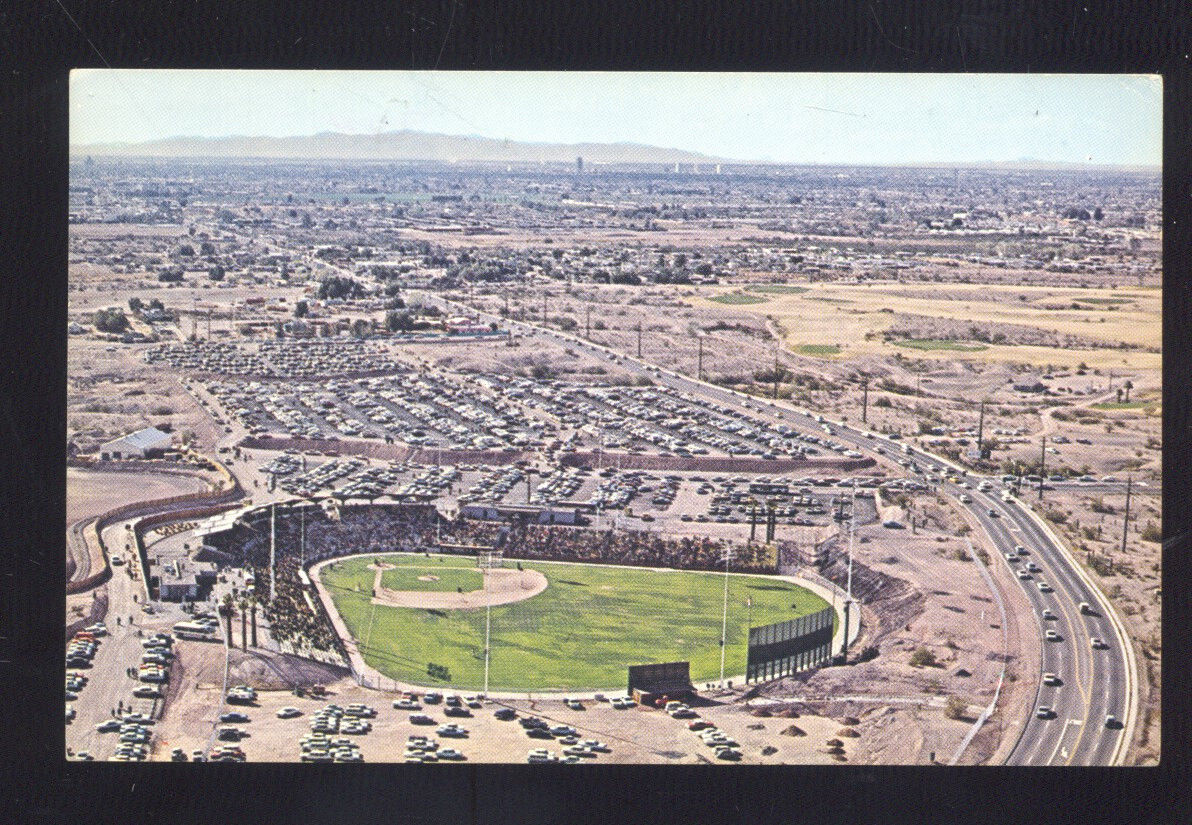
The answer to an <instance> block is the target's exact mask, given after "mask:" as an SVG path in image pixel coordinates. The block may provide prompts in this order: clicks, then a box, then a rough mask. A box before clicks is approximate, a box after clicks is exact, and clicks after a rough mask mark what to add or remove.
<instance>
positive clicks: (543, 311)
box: [542, 289, 546, 326]
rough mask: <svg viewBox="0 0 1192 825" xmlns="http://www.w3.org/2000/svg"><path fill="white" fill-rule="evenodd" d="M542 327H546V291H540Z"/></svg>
mask: <svg viewBox="0 0 1192 825" xmlns="http://www.w3.org/2000/svg"><path fill="white" fill-rule="evenodd" d="M542 325H543V326H546V290H545V289H544V290H542Z"/></svg>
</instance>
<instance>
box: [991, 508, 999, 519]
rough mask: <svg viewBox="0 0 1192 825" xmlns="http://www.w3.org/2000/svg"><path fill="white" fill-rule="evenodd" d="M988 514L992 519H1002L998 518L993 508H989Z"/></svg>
mask: <svg viewBox="0 0 1192 825" xmlns="http://www.w3.org/2000/svg"><path fill="white" fill-rule="evenodd" d="M988 512H989V517H990V518H1000V516H998V512H997V510H995V509H993V508H992V507H990V508H989V511H988Z"/></svg>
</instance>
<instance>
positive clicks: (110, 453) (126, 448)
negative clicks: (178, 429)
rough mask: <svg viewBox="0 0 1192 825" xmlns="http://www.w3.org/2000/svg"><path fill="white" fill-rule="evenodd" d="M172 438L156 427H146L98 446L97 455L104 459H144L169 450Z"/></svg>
mask: <svg viewBox="0 0 1192 825" xmlns="http://www.w3.org/2000/svg"><path fill="white" fill-rule="evenodd" d="M172 438H173V436H171V435H170V434H169V433H165V432H162V431H161V430H159V429H157V427H146V428H145V429H143V430H137V431H136V432H135V433H129V434H128V435H125V436H121V437H120V438H117V439H114V440H112V441H109V442H107V443H106V444H101V445H99V453H100V456H101V457H102V458H104V459H109V458H116V459H119V458H145V457H146V456H147V455H149V454H150V453H155V452H161V451H162V450H167V449H169V447H170V441H171V440H172Z"/></svg>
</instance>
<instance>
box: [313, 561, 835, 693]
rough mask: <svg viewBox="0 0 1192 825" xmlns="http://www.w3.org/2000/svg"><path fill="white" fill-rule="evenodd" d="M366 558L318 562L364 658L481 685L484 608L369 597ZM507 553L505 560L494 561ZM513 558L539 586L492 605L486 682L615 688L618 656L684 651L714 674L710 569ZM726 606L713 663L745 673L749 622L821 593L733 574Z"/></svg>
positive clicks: (627, 660) (807, 606)
mask: <svg viewBox="0 0 1192 825" xmlns="http://www.w3.org/2000/svg"><path fill="white" fill-rule="evenodd" d="M374 558H375V557H374V556H371V555H370V556H362V557H357V558H352V559H345V560H342V561H339V562H337V563H336V567H335V569H329V568H328V567H324V568H322V570H321V571H320V578H321V579H322V581H323V583H324V585H325V586H326V587H327V588H328V590H329V592H330V593H331V597H332V600H333V601H334V602H335V605H336V608H337V609H338V610H339V613H340V615H341V616H343V618H344V621H345V622H346V624H347V625H348V628H349V629H350V631H351V633H352V635H353V636H354V638H355V639H356V641H357V644H358V645H359V646H360V650H361V652H362V653H363V655H364V658H365V660H366V661H367V662H368V663H369V664H370V665H372V666H373V667H375V668H376V669H377V670H379V671H381V672H382V673H384V674H386V675H388V676H391V677H392V678H394V679H399V680H403V681H408V682H413V683H416V684H442V685H448V684H449V685H451V686H453V687H457V688H460V689H464V690H475V689H477V688H480V687H483V683H484V614H485V611H484V610H483V609H476V610H453V611H452V610H424V609H417V608H402V607H384V606H380V607H378V606H375V605H373V604H372V603H371V598H370V588H371V587H372V582H373V576H374V571H372V570H369V569H368V565H370V564H372V563H373V559H374ZM382 558H383V559H384V560H385V561H386V562H387V563H390V564H395V565H398V566H399V568H404V567H411V568H414V569H416V570H422V571H423V572H425V568H427V567H434V568H437V569H441V570H444V571H448V570H452V569H453V568H454V569H457V570H463V569H465V568H468V567H471V566H472V565H473V564H474V559H471V558H467V557H451V556H438V555H432V556H430V557H429V559H428V558H427V557H425V556H420V555H412V554H388V555H385V556H383V557H382ZM514 564H515V562H513V561H510V560H506V562H505V566H506V567H512V566H514ZM523 565H524V566H526V567H527V568H530V569H534V570H538V571H540V572H541V573H543V574H544V575H545V576H546V577H547V580H548V581H549V586H548V587H547V589H546V590H545V591H543V592H542V593H540V594H538V595H537V596H534V597H532V598H530V599H527V600H525V601H522V602H517V603H515V604H509V605H504V606H499V607H494V608H492V642H491V644H492V658H491V666H490V677H489V688H490V690H514V691H535V690H549V689H558V690H578V689H585V688H586V689H603V688H611V689H616V688H618V687H623V686H624V684H625V668H626V666H628V665H631V664H647V663H653V662H669V661H679V660H689V661H690V662H691V675H692V680H693V681H694V682H695V683H697V684H699V683H703V682H708V681H712V680H714V679H717V678H719V675H720V647H719V642H720V623H721V609H722V606H723V599H724V576H723V575H722V574H719V575H718V574H716V573H697V572H690V571H652V570H645V569H628V568H619V567H608V566H602V565H583V564H563V563H552V562H540V561H532V562H530V561H527V562H523ZM391 572H392V571H391ZM411 572H413V571H411ZM418 575H422V573H421V572H420V573H418ZM435 575H441V574H439V573H435ZM413 578H415V580H416V576H413ZM440 580H441V581H444V580H446V577H445V576H441V579H440ZM747 600H748V601H749V602H751V603H752V604H751V606H750V605H749V604H747ZM728 605H729V609H728V640H729V641H728V645H727V648H726V654H725V655H726V665H725V671H726V673H727V674H733V675H739V674H741V673H744V672H745V652H746V651H745V649H746V628H747V627H748V626H749V625H750V624H752V625H754V626H756V625H761V624H768V623H771V622H777V621H783V620H786V619H793V618H796V617H798V616H802V615H805V614H808V613H814V612H815V611H817V610H821V609H823V608H824V607H826V606H827V603H826V602H825V601H824V600H823V599H821V598H820V597H819V596H816V595H815V594H814V593H811V592H810V591H808V590H805V589H803V588H801V587H798V586H796V585H793V584H791V583H789V582H785V581H781V580H779V579H772V578H766V577H762V576H737V575H733V576H730V577H729V588H728ZM429 663H434V664H438V665H442V666H444V667H446V668H447V669H448V670H449V671H450V675H451V679H450V681H446V680H444V681H440V680H437V679H432V678H431V677H430V676H428V674H427V665H428V664H429Z"/></svg>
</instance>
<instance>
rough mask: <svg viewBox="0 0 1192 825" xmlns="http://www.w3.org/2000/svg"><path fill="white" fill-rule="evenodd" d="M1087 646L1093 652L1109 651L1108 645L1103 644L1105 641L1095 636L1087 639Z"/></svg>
mask: <svg viewBox="0 0 1192 825" xmlns="http://www.w3.org/2000/svg"><path fill="white" fill-rule="evenodd" d="M1089 646H1090V647H1092V649H1093V650H1108V649H1109V645H1107V644H1105V640H1104V639H1101V638H1098V637H1097V636H1094V637H1093V638H1091V639H1089Z"/></svg>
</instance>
